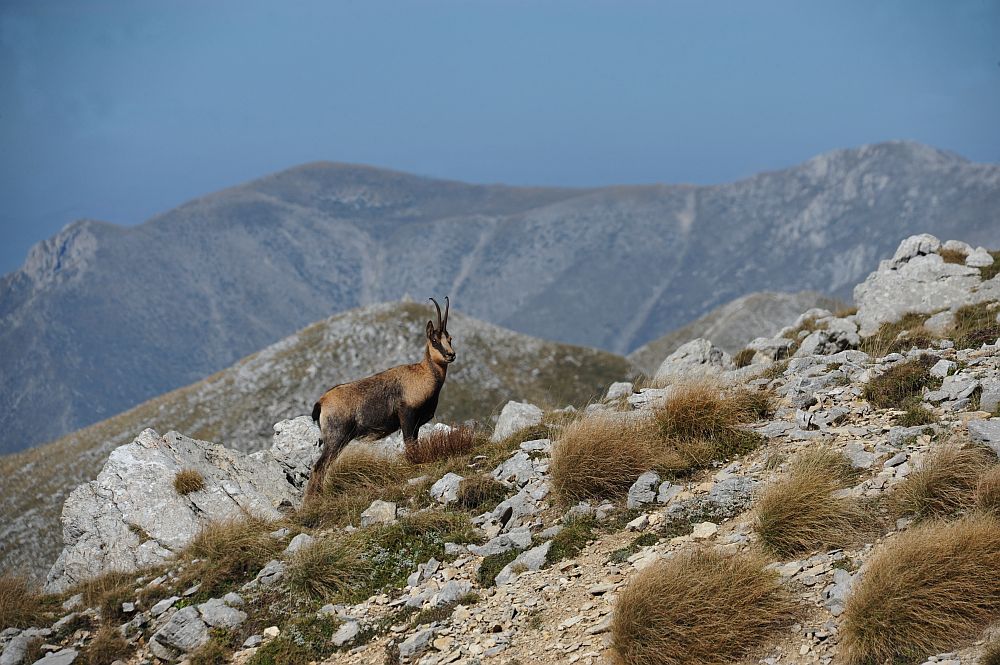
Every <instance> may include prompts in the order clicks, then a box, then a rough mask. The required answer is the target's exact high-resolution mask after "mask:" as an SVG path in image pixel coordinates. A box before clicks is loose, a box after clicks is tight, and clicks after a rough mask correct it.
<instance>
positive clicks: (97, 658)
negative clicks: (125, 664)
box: [80, 625, 131, 665]
mask: <svg viewBox="0 0 1000 665" xmlns="http://www.w3.org/2000/svg"><path fill="white" fill-rule="evenodd" d="M130 651H131V648H130V647H129V644H128V642H126V641H125V638H124V637H122V634H121V632H119V631H118V629H117V628H115V627H114V626H111V625H104V626H102V627H101V629H100V630H98V631H97V633H96V634H95V635H94V639H92V640H91V641H90V644H88V645H87V648H86V649H84V651H83V654H82V656H83V657H82V658H81V660H80V662H81V663H84V664H85V665H111V663H113V662H115V661H116V660H119V659H124V657H125V656H127V655H128V654H129V652H130Z"/></svg>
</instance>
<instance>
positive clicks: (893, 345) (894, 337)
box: [858, 312, 938, 358]
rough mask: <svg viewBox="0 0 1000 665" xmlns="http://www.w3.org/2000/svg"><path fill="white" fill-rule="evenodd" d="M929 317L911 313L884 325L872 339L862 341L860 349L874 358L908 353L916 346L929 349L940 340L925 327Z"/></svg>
mask: <svg viewBox="0 0 1000 665" xmlns="http://www.w3.org/2000/svg"><path fill="white" fill-rule="evenodd" d="M928 318H929V315H927V314H917V313H915V312H910V313H908V314H904V315H903V317H902V318H900V319H899V320H898V321H889V322H886V323H883V324H882V325H881V326H880V327H879V329H878V330H877V331H876V332H875V334H874V335H872V336H871V337H866V338H864V339H863V340H861V345H860V346H859V347H858V348H860V349H861V350H862V351H864V352H865V353H867V354H868V355H870V356H872V357H873V358H883V357H885V356H887V355H889V354H890V353H900V352H903V351H908V350H910V349H911V348H913V347H914V346H917V347H919V348H927V347H928V346H930V345H931V344H933V342H934V341H935V340H936V339H938V337H937V335H934V334H933V333H931V332H930V331H929V330H927V328H925V327H924V322H925V321H927V319H928Z"/></svg>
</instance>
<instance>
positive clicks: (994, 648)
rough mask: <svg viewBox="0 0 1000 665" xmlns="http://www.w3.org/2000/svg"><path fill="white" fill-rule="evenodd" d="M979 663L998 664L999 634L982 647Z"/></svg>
mask: <svg viewBox="0 0 1000 665" xmlns="http://www.w3.org/2000/svg"><path fill="white" fill-rule="evenodd" d="M979 665H1000V636H997V637H994V638H993V639H992V640H990V641H989V642H987V644H986V646H985V647H983V655H982V656H980V657H979Z"/></svg>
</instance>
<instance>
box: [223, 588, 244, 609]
mask: <svg viewBox="0 0 1000 665" xmlns="http://www.w3.org/2000/svg"><path fill="white" fill-rule="evenodd" d="M222 602H224V603H225V604H226V605H229V606H230V607H242V606H243V597H242V596H241V595H240V594H238V593H233V592H232V591H230V592H229V593H227V594H226V595H225V596H223V597H222Z"/></svg>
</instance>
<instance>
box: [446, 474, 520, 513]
mask: <svg viewBox="0 0 1000 665" xmlns="http://www.w3.org/2000/svg"><path fill="white" fill-rule="evenodd" d="M510 491H511V490H510V488H509V487H507V486H506V485H504V484H503V483H501V482H500V481H499V480H497V479H496V478H494V477H493V476H491V475H489V474H485V473H484V474H480V475H478V476H472V477H471V478H466V479H465V480H463V481H462V482H461V483H459V485H458V494H457V505H458V507H459V508H461V509H462V510H468V511H475V512H484V511H487V510H493V509H494V508H496V506H497V504H498V503H500V502H501V501H503V500H504V499H506V498H507V494H509V493H510Z"/></svg>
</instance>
